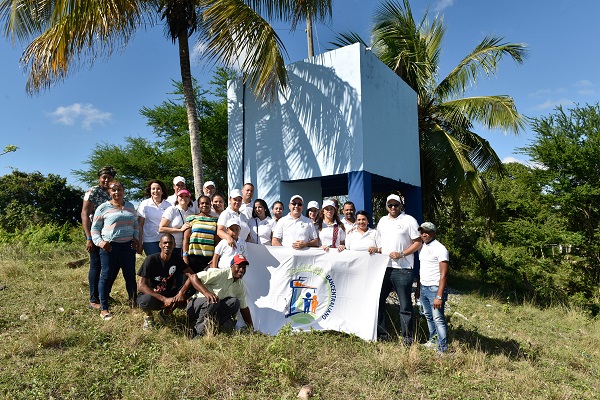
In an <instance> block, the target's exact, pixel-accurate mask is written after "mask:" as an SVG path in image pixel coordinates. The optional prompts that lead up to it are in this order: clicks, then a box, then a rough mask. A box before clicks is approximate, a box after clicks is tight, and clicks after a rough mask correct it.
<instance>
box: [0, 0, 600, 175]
mask: <svg viewBox="0 0 600 400" xmlns="http://www.w3.org/2000/svg"><path fill="white" fill-rule="evenodd" d="M379 4H380V2H379V1H378V0H377V1H376V0H334V10H333V20H332V21H331V22H330V23H328V24H325V25H323V24H317V25H316V32H315V36H316V37H315V38H316V40H317V43H316V44H315V52H317V53H320V52H323V51H325V50H326V49H327V48H329V47H330V46H329V44H328V43H329V42H330V41H331V40H333V37H334V36H335V34H336V33H337V32H342V31H348V30H353V31H356V32H358V33H360V34H361V35H362V36H363V37H365V38H368V32H369V29H370V27H371V20H372V18H371V17H372V15H373V10H374V9H375V8H376V7H377V5H379ZM411 5H412V9H413V13H414V14H415V17H416V18H419V19H420V18H421V17H422V15H423V13H424V11H425V9H426V8H427V7H429V12H430V16H433V15H435V14H436V13H440V14H443V15H444V21H445V23H446V27H447V31H446V37H445V42H444V47H443V54H442V64H441V71H440V75H441V76H445V75H446V74H447V73H448V72H449V71H450V69H451V68H452V67H454V66H455V65H456V64H457V63H458V61H459V60H460V59H461V58H462V57H463V56H465V55H466V54H468V52H470V51H471V50H472V49H473V48H474V47H475V46H476V45H477V44H478V43H479V42H480V41H481V40H482V39H483V38H484V37H485V36H486V35H497V36H504V37H505V40H506V41H508V42H518V43H526V44H527V45H528V49H529V56H528V58H527V59H526V61H525V63H524V64H522V65H520V66H519V65H516V64H515V63H514V62H513V61H512V60H508V59H506V60H504V61H503V62H502V63H501V65H500V69H499V71H498V74H497V75H496V77H492V78H490V79H485V78H484V79H482V80H480V81H479V82H478V83H477V86H476V87H475V88H473V90H470V91H469V92H468V94H467V95H499V94H507V95H510V96H512V97H513V98H514V99H515V102H516V105H517V108H518V110H519V111H520V112H521V113H522V114H524V115H526V116H529V117H539V116H545V115H548V114H550V113H551V112H552V111H553V109H554V108H555V107H556V106H557V105H563V106H566V107H569V106H571V105H573V104H575V103H579V104H586V103H590V104H593V103H595V102H597V99H598V91H599V87H598V85H600V68H598V64H599V63H600V46H598V44H597V40H598V38H600V27H599V24H598V23H597V20H596V19H597V16H598V15H600V2H599V1H597V0H578V1H572V0H571V1H569V0H547V1H523V0H520V1H516V0H505V1H502V2H497V1H481V0H437V1H435V0H433V1H425V0H412V1H411ZM273 25H274V26H275V28H276V29H277V32H278V34H279V35H280V36H281V38H282V40H283V42H284V44H285V46H286V49H287V52H288V55H289V58H288V59H287V60H286V63H291V62H294V61H299V60H301V59H303V58H305V57H306V40H305V33H304V30H303V29H302V28H300V29H298V30H297V31H296V32H293V33H290V32H289V29H288V28H287V27H286V25H284V24H283V23H274V24H273ZM22 50H23V48H22V47H21V46H20V44H19V43H17V44H16V46H14V47H13V46H12V45H11V43H10V42H9V41H8V40H7V39H5V38H3V39H2V40H0V60H2V61H0V76H2V80H1V82H2V83H1V85H0V87H1V89H0V121H1V125H0V150H1V149H4V147H5V146H6V145H9V144H12V145H16V146H18V147H19V149H18V150H17V152H15V153H9V154H6V155H3V156H1V157H0V175H4V174H8V173H10V172H11V170H12V169H19V170H21V171H26V172H32V171H40V172H42V173H44V174H48V173H55V174H59V175H61V176H63V177H67V179H68V181H69V183H71V184H74V185H76V186H79V185H81V183H80V182H78V181H77V180H76V179H75V178H74V177H73V176H72V175H71V171H72V170H74V169H80V168H84V167H85V166H84V162H85V160H86V158H87V157H88V156H89V155H90V153H91V150H92V148H93V147H94V145H95V144H96V143H100V142H107V143H114V144H115V145H118V144H123V142H124V141H123V138H124V137H125V136H137V135H140V136H147V137H151V135H150V129H149V128H148V127H147V126H146V124H145V119H144V118H143V117H142V116H141V115H140V114H139V110H140V109H141V108H142V107H144V106H146V107H153V106H155V105H158V104H160V103H161V102H162V101H164V100H166V99H167V98H168V95H167V93H169V92H171V91H172V83H171V81H172V80H173V79H175V80H179V76H180V75H179V64H178V56H177V47H176V46H175V45H173V44H172V43H171V42H170V41H168V40H166V39H165V38H164V36H163V32H162V27H160V26H158V27H154V28H149V29H148V30H146V31H139V32H138V33H137V34H136V36H135V38H134V39H133V40H132V41H131V42H130V43H129V45H128V46H127V47H126V48H124V49H123V50H122V51H121V52H116V53H115V54H113V56H112V57H111V58H110V59H108V60H106V61H104V60H101V61H99V62H96V63H95V64H94V66H93V67H92V68H91V69H90V68H87V67H86V68H82V69H80V70H78V71H76V72H74V73H72V74H71V75H70V76H69V77H68V78H67V79H66V80H65V81H64V82H62V83H58V84H56V85H55V86H54V87H52V88H51V89H50V90H47V91H45V92H41V93H40V94H39V95H35V96H28V95H27V94H26V92H25V83H26V74H25V72H24V71H23V70H22V69H21V68H20V66H19V57H20V55H21V53H22ZM211 68H212V66H210V65H205V64H201V63H198V62H195V63H194V64H193V66H192V73H193V74H194V76H195V77H196V78H197V79H199V80H200V81H201V82H203V81H206V80H208V78H210V77H211V75H212V73H211ZM478 132H479V133H480V134H482V135H483V136H484V137H485V138H487V139H488V140H489V141H490V142H491V144H492V147H493V148H494V149H495V150H496V152H497V153H498V155H499V156H500V158H501V159H503V160H507V161H511V160H520V161H527V159H526V157H525V156H524V155H521V154H518V153H516V148H517V147H522V146H525V145H527V144H528V143H529V142H530V141H531V140H532V138H533V134H532V133H531V131H530V129H529V128H528V129H527V130H526V131H525V132H523V133H522V134H521V135H519V136H518V137H515V136H514V135H510V134H509V135H505V134H504V133H502V132H486V131H482V130H479V131H478Z"/></svg>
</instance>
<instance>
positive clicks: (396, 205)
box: [387, 203, 400, 208]
mask: <svg viewBox="0 0 600 400" xmlns="http://www.w3.org/2000/svg"><path fill="white" fill-rule="evenodd" d="M394 207H396V208H398V207H400V203H391V204H388V205H387V208H394Z"/></svg>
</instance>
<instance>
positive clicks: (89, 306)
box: [88, 303, 102, 310]
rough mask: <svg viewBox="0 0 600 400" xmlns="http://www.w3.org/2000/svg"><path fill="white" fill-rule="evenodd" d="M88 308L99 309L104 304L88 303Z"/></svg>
mask: <svg viewBox="0 0 600 400" xmlns="http://www.w3.org/2000/svg"><path fill="white" fill-rule="evenodd" d="M88 308H89V309H90V310H99V309H101V308H102V306H101V305H100V303H90V304H89V305H88Z"/></svg>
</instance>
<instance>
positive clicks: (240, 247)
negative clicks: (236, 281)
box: [215, 239, 246, 269]
mask: <svg viewBox="0 0 600 400" xmlns="http://www.w3.org/2000/svg"><path fill="white" fill-rule="evenodd" d="M235 246H236V247H235V249H234V248H233V247H231V246H230V245H229V244H227V241H226V240H221V241H220V242H219V244H218V245H217V247H215V254H218V255H219V263H218V266H219V268H221V269H228V268H229V267H231V260H233V257H234V256H235V255H236V254H241V255H243V256H244V257H245V256H246V242H245V241H243V240H240V239H238V240H237V242H235Z"/></svg>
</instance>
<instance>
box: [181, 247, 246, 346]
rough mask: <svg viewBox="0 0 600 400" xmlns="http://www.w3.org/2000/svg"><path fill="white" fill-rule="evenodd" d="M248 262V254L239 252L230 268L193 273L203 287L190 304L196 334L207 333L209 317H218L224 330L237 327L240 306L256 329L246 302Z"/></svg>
mask: <svg viewBox="0 0 600 400" xmlns="http://www.w3.org/2000/svg"><path fill="white" fill-rule="evenodd" d="M247 266H248V260H246V257H244V256H243V255H241V254H236V255H235V256H234V257H233V260H231V266H230V268H228V269H220V268H209V269H208V270H207V271H201V272H198V274H196V275H193V276H192V278H193V279H194V280H196V281H199V283H200V285H199V286H200V287H201V288H202V289H203V290H200V289H199V293H196V294H195V295H194V297H193V298H192V299H190V301H189V302H188V306H187V314H188V322H189V324H190V326H193V327H194V333H195V335H196V336H201V335H203V334H204V333H205V329H206V320H207V318H211V319H215V322H216V323H218V325H219V328H221V329H222V330H233V328H234V327H235V322H234V321H233V318H232V317H233V316H234V315H236V314H237V312H238V310H239V311H240V313H241V314H242V318H243V319H244V322H245V323H246V325H248V327H249V328H251V329H252V327H253V324H252V316H251V315H250V309H249V308H248V305H247V304H246V288H245V287H244V283H243V282H242V278H243V277H244V274H245V273H246V267H247ZM194 287H196V286H194ZM197 288H198V287H197Z"/></svg>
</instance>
